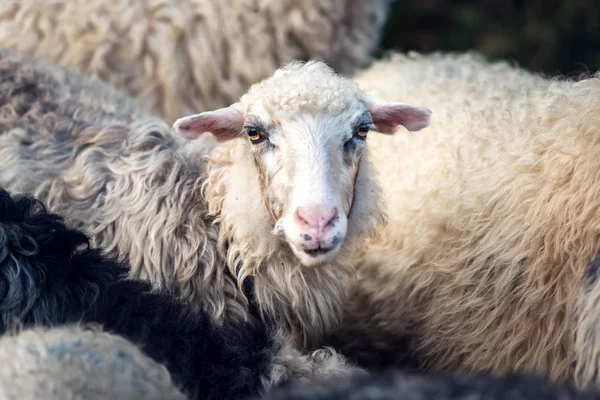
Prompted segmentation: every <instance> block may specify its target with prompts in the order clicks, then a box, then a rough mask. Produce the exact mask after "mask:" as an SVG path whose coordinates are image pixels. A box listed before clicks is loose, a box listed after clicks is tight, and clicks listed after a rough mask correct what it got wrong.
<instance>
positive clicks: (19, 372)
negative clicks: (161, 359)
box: [0, 326, 186, 400]
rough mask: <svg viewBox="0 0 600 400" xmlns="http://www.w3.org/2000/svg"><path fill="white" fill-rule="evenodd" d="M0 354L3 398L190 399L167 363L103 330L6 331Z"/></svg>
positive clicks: (0, 380) (73, 328)
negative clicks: (157, 361) (152, 357)
mask: <svg viewBox="0 0 600 400" xmlns="http://www.w3.org/2000/svg"><path fill="white" fill-rule="evenodd" d="M0 360H2V362H1V363H0V397H1V398H3V399H31V400H33V399H42V398H43V399H48V400H51V399H56V400H58V399H61V400H62V399H64V400H70V399H98V400H99V399H108V398H110V399H123V400H125V399H167V400H185V399H186V396H184V395H183V393H181V391H179V389H177V387H176V386H175V385H174V384H173V382H172V381H171V376H170V375H169V372H168V371H167V369H166V368H165V367H164V366H162V365H160V364H158V363H156V362H155V361H153V360H152V359H151V358H149V357H148V356H146V355H145V354H143V353H142V351H141V350H140V349H139V348H138V347H137V346H136V345H134V344H133V343H131V342H129V341H127V340H125V339H123V338H122V337H120V336H116V335H111V334H108V333H106V332H101V331H98V330H91V329H83V328H81V327H78V326H69V327H62V328H53V329H41V328H38V329H32V330H25V331H22V332H20V333H18V334H15V335H5V336H3V337H2V338H0Z"/></svg>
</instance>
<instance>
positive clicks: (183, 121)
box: [173, 103, 244, 142]
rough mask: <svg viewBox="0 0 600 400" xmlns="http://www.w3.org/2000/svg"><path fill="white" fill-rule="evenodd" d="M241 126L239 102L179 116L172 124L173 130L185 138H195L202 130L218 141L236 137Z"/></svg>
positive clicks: (242, 118)
mask: <svg viewBox="0 0 600 400" xmlns="http://www.w3.org/2000/svg"><path fill="white" fill-rule="evenodd" d="M243 127H244V113H243V112H242V106H241V104H240V103H235V104H232V105H230V106H229V107H226V108H221V109H218V110H215V111H207V112H203V113H200V114H195V115H190V116H188V117H183V118H179V119H178V120H177V121H175V123H174V124H173V129H174V130H175V132H177V133H178V134H180V135H181V136H183V137H185V138H187V139H197V138H198V137H199V136H200V135H202V134H203V133H204V132H210V133H212V134H213V135H214V137H215V139H216V140H217V141H218V142H225V141H227V140H231V139H234V138H236V137H238V136H239V135H240V134H241V131H242V128H243Z"/></svg>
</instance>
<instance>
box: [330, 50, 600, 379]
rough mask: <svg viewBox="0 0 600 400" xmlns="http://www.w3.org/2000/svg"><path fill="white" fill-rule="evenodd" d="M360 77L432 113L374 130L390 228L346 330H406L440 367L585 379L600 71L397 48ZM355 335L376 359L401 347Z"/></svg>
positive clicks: (598, 241) (599, 169) (599, 218)
mask: <svg viewBox="0 0 600 400" xmlns="http://www.w3.org/2000/svg"><path fill="white" fill-rule="evenodd" d="M355 81H356V82H357V83H358V84H359V86H360V87H361V89H363V90H366V91H369V92H370V93H372V94H374V95H377V96H379V97H383V98H386V99H389V100H404V99H407V100H410V101H411V102H413V103H416V104H420V105H422V106H424V107H427V108H429V109H430V110H432V112H433V115H432V122H431V124H430V126H429V127H427V128H426V129H424V130H423V131H421V132H415V133H402V134H400V133H398V134H396V135H394V136H372V137H369V146H371V149H372V160H373V163H374V165H375V167H376V169H377V171H378V172H379V176H380V177H381V186H382V187H383V191H384V197H385V202H386V209H387V213H388V218H389V224H388V225H387V226H386V227H385V228H383V229H381V230H380V231H379V234H378V237H377V238H375V239H373V240H372V241H370V242H368V243H366V244H365V246H364V248H363V251H362V256H361V257H360V258H359V259H358V260H357V262H356V266H357V270H358V275H359V283H358V285H357V287H356V289H355V291H354V293H353V294H352V295H351V296H350V298H351V299H352V304H351V305H350V306H349V307H348V310H347V311H348V313H347V318H346V322H345V326H346V329H347V330H348V331H350V332H352V331H358V332H363V333H364V335H366V334H374V333H377V337H381V338H385V337H386V335H387V336H388V337H395V338H396V339H395V340H396V341H397V340H398V339H397V338H398V337H399V336H402V335H406V337H407V338H409V342H410V344H409V346H410V347H411V348H412V350H413V351H414V352H416V353H417V354H418V355H419V357H420V359H421V362H422V366H423V367H424V368H428V369H434V370H456V369H458V370H467V371H490V372H493V373H494V374H504V373H507V372H510V371H511V370H518V371H527V372H534V373H537V374H540V375H543V376H547V377H550V378H552V379H564V378H570V377H572V375H571V372H572V370H571V366H572V364H573V362H575V361H576V354H577V352H578V349H577V346H581V345H582V343H581V342H579V343H578V344H577V342H576V341H575V332H576V330H577V329H578V327H577V326H576V322H575V318H574V315H575V306H576V303H577V301H578V298H579V295H580V290H581V279H582V276H583V274H584V271H585V270H586V268H587V267H588V265H589V263H590V262H591V260H592V259H593V257H594V255H595V252H596V251H597V249H598V247H599V246H600V185H599V184H598V182H600V79H599V77H598V76H591V77H589V78H588V79H583V80H581V81H578V82H575V81H571V80H568V79H558V78H554V79H547V78H544V77H541V76H536V75H532V74H530V73H528V72H525V71H523V70H520V69H517V68H514V67H512V66H510V65H508V64H506V63H492V64H488V63H486V62H484V61H483V60H482V59H481V58H480V57H478V56H476V55H473V54H432V55H429V56H422V55H416V54H411V55H400V54H398V55H393V56H390V57H389V58H388V59H385V60H382V61H379V62H377V63H375V64H374V65H373V66H372V67H371V68H370V69H368V70H366V71H363V72H362V73H360V74H358V75H357V76H356V77H355ZM582 323H585V321H579V322H578V324H582ZM340 335H341V336H343V335H344V334H343V332H342V333H340ZM364 335H358V336H357V337H358V338H362V337H364ZM346 339H347V340H346V344H345V345H344V346H342V351H343V352H344V353H345V354H347V355H349V356H353V357H356V358H358V359H361V360H362V362H363V363H364V365H370V364H371V363H379V362H380V360H381V359H383V358H385V359H387V360H389V359H390V353H393V352H394V348H393V347H390V346H386V343H385V342H383V343H374V344H372V345H371V344H370V343H368V342H365V341H361V342H359V341H358V340H356V341H353V340H352V338H351V337H350V336H346ZM390 344H391V345H392V346H393V344H394V342H391V343H390ZM399 350H400V351H401V352H404V351H405V349H402V348H401V349H399ZM599 351H600V348H594V357H597V355H598V354H599ZM380 355H381V358H380V357H379V356H380ZM594 368H595V367H594Z"/></svg>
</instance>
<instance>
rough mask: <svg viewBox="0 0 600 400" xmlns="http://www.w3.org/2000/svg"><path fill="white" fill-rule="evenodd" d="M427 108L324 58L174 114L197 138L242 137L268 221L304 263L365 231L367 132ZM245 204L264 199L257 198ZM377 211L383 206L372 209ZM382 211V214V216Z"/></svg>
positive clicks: (421, 115) (411, 122) (322, 259)
mask: <svg viewBox="0 0 600 400" xmlns="http://www.w3.org/2000/svg"><path fill="white" fill-rule="evenodd" d="M430 114H431V112H430V111H429V110H427V109H424V108H420V107H415V106H411V105H408V104H404V103H391V102H387V101H384V100H381V99H377V98H374V97H372V96H369V95H367V94H366V93H364V92H362V91H361V90H360V89H359V88H358V87H357V85H356V84H355V83H354V82H352V81H350V80H348V79H346V78H343V77H341V76H339V75H336V74H335V73H334V72H333V70H331V69H330V68H329V67H327V66H326V65H325V64H323V63H321V62H314V61H312V62H308V63H298V62H292V63H290V64H288V65H286V66H284V67H283V68H281V69H279V70H278V71H277V72H276V73H275V74H274V75H273V76H272V77H270V78H268V79H266V80H264V81H262V82H261V83H258V84H256V85H254V86H252V87H251V88H250V90H249V91H248V93H247V94H246V95H244V96H243V97H242V98H241V99H240V101H239V102H237V103H235V104H233V105H231V106H229V107H227V108H223V109H219V110H216V111H211V112H203V113H200V114H196V115H192V116H188V117H184V118H181V119H179V120H177V121H176V122H175V124H174V129H175V131H176V132H177V133H179V134H180V135H182V136H184V137H186V138H189V139H195V138H198V137H199V136H200V135H202V134H203V133H205V132H210V133H211V134H212V135H214V137H215V139H216V140H217V141H220V142H223V141H229V140H232V139H236V140H238V139H239V140H243V141H245V145H244V146H245V149H246V150H245V151H246V153H247V154H248V155H249V156H250V157H251V158H252V160H253V162H252V164H251V165H252V167H253V168H255V169H256V177H257V178H258V179H257V181H256V182H255V184H256V185H260V194H261V195H262V200H263V202H264V206H265V207H266V208H267V209H268V211H269V215H270V216H271V217H272V221H271V222H270V223H271V230H272V232H273V233H275V234H276V235H279V236H281V237H282V238H285V240H286V241H287V243H288V244H289V247H290V248H291V249H292V251H293V253H294V254H295V255H296V257H297V258H298V259H299V260H300V262H301V263H302V264H303V265H305V266H317V265H321V264H323V263H326V262H330V261H332V260H333V258H334V257H335V256H336V254H337V253H338V252H339V249H340V248H341V247H342V244H343V243H344V241H345V240H346V241H347V240H348V239H347V236H348V233H352V235H354V236H356V233H358V232H364V230H365V229H364V228H365V225H366V224H367V223H366V221H364V220H363V217H365V216H372V214H374V213H375V212H372V213H369V210H368V209H369V208H374V207H376V205H375V204H373V203H376V201H375V202H374V201H372V200H373V199H372V197H373V193H375V192H376V191H375V190H373V189H372V188H371V187H370V184H371V183H373V184H375V183H374V182H371V181H372V179H371V181H369V178H368V177H362V178H361V175H364V174H367V172H366V171H365V170H368V168H366V167H365V168H363V164H364V163H366V161H365V159H366V158H367V157H366V142H367V135H368V133H369V132H370V131H375V132H381V133H384V134H393V133H394V132H395V131H396V128H397V127H398V126H399V125H403V126H404V127H405V128H406V129H408V130H411V131H415V130H420V129H422V128H424V127H426V126H427V125H428V123H429V118H430ZM248 201H254V202H255V204H254V205H253V206H250V208H248V210H252V207H254V208H255V207H260V206H261V205H260V204H257V203H256V200H255V199H249V200H248ZM378 212H379V213H380V211H379V210H378ZM380 220H381V218H380Z"/></svg>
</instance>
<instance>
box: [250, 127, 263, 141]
mask: <svg viewBox="0 0 600 400" xmlns="http://www.w3.org/2000/svg"><path fill="white" fill-rule="evenodd" d="M246 133H247V134H248V138H249V139H250V141H251V142H252V143H259V142H260V141H261V139H262V138H263V135H262V134H261V133H260V131H259V130H258V129H256V128H250V127H248V128H246Z"/></svg>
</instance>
